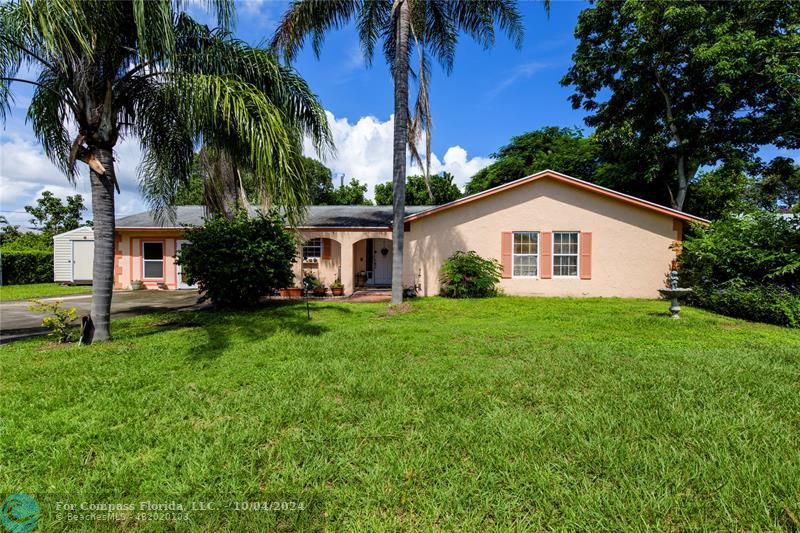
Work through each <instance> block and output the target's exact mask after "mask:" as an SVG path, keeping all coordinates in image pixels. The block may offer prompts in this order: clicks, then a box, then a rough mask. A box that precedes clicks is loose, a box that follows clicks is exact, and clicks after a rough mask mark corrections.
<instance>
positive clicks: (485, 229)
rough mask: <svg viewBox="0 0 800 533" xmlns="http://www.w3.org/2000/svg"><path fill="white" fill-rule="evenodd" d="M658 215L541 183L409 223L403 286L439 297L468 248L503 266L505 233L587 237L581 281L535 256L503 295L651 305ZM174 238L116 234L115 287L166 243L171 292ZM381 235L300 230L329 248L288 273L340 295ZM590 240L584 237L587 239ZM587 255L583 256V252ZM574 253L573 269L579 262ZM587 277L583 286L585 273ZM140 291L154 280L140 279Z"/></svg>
mask: <svg viewBox="0 0 800 533" xmlns="http://www.w3.org/2000/svg"><path fill="white" fill-rule="evenodd" d="M674 220H675V219H674V218H673V217H672V216H671V215H669V214H666V213H660V212H656V211H653V210H650V209H647V208H643V207H640V206H636V205H632V204H630V203H628V202H625V201H623V200H620V199H617V198H611V197H607V196H604V195H602V194H598V193H596V192H592V191H589V190H587V189H585V188H582V187H576V186H574V185H570V184H568V183H564V182H562V181H557V180H555V179H550V178H543V179H538V180H536V181H532V182H530V183H525V184H522V185H519V186H517V187H515V188H513V189H509V190H504V191H499V192H496V193H494V194H490V195H487V196H485V197H484V198H481V199H480V200H477V201H473V202H471V203H465V204H463V205H458V206H455V207H451V208H448V209H444V210H442V211H439V212H437V213H434V214H431V215H428V216H424V217H421V218H419V219H417V220H413V221H412V222H411V223H410V229H409V231H407V232H406V234H405V243H406V246H405V254H404V264H405V272H404V278H405V283H404V285H405V286H413V285H417V284H418V285H420V287H421V294H422V295H425V296H430V295H435V294H437V293H438V289H439V269H440V267H441V265H442V262H443V261H444V260H445V259H446V258H447V257H449V256H450V255H451V254H452V253H453V252H455V251H457V250H474V251H476V252H477V253H479V254H480V255H481V256H483V257H490V258H494V259H497V260H498V261H500V260H501V235H502V233H503V232H514V231H536V232H540V245H541V243H542V241H543V240H544V239H542V238H541V233H542V232H553V231H578V232H581V233H591V237H590V239H589V238H587V239H581V242H589V240H591V268H590V269H587V268H585V267H586V265H585V264H584V265H582V266H579V272H580V273H581V275H578V276H576V277H570V278H563V277H561V278H560V277H551V278H549V279H545V278H546V276H542V274H543V272H542V263H543V262H546V261H543V260H542V254H541V252H542V250H541V249H540V255H539V276H538V277H537V278H510V279H503V280H502V281H501V287H502V289H503V290H504V291H505V292H506V293H507V294H518V295H550V296H620V297H640V298H656V297H658V291H657V290H658V288H659V287H663V286H664V279H665V275H666V273H667V272H668V270H669V267H670V263H671V261H672V260H673V259H674V257H675V254H674V252H673V250H672V249H671V246H672V244H673V243H674V241H676V240H680V239H681V238H682V235H681V232H682V224H675V223H674ZM181 235H182V232H181V231H179V230H175V229H163V230H158V229H153V230H118V232H117V242H116V246H117V250H116V260H115V265H116V272H115V288H118V289H127V288H129V287H130V283H131V281H132V280H139V279H142V257H141V254H142V242H143V241H148V240H157V241H163V243H164V279H163V283H165V284H166V285H167V287H168V288H170V289H175V288H177V279H176V269H175V263H174V259H173V256H174V254H175V242H176V240H178V239H180V238H181ZM391 236H392V234H391V231H390V230H389V229H388V228H387V229H381V228H374V229H341V228H339V229H337V228H330V229H323V228H306V229H300V230H298V237H299V240H300V242H301V243H302V242H303V241H304V240H305V239H311V238H315V237H320V238H324V239H329V240H328V241H327V243H328V245H329V247H330V252H329V254H325V255H326V256H328V255H329V257H328V258H324V259H320V261H319V262H318V263H306V264H303V263H302V262H301V260H302V249H301V248H299V249H298V262H297V263H295V265H294V273H295V276H296V279H297V281H298V282H299V281H300V280H301V279H302V272H303V270H304V269H313V270H314V271H315V273H317V275H318V276H319V277H320V278H321V279H323V280H324V281H325V284H326V285H328V286H329V285H330V283H332V282H333V281H334V280H336V278H337V277H341V280H342V283H343V284H344V286H345V293H347V294H349V293H351V292H352V291H353V288H354V285H355V274H356V272H358V271H360V270H363V269H364V268H365V266H364V264H363V263H364V254H365V250H366V247H365V243H366V241H365V239H370V238H380V239H391ZM585 237H588V236H585ZM583 251H584V252H585V250H583ZM585 260H586V257H585V254H581V258H580V261H585ZM589 271H590V272H591V277H590V278H589V279H582V278H585V277H586V273H587V272H589ZM143 281H144V282H145V285H146V286H147V287H148V288H155V287H157V285H158V283H159V282H160V281H162V280H143Z"/></svg>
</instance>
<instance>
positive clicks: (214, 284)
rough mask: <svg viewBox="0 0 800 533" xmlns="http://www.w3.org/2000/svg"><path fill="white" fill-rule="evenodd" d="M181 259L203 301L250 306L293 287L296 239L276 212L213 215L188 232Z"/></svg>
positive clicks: (225, 305)
mask: <svg viewBox="0 0 800 533" xmlns="http://www.w3.org/2000/svg"><path fill="white" fill-rule="evenodd" d="M186 238H187V240H188V241H189V243H187V244H185V245H184V246H182V247H181V251H180V256H179V257H178V263H179V264H180V265H181V267H182V269H183V271H184V272H185V273H186V275H187V276H188V279H189V283H197V286H198V289H199V290H200V294H201V301H203V300H209V299H210V300H211V301H212V302H213V303H214V304H215V305H217V306H220V307H228V308H242V307H250V306H253V305H255V304H257V303H258V302H259V300H260V299H261V297H263V296H265V295H267V294H272V292H274V291H275V289H278V288H281V287H289V286H291V285H292V280H293V278H294V274H293V273H292V263H293V262H294V258H295V255H296V252H297V241H296V240H295V238H294V237H293V236H292V234H290V233H289V232H288V231H287V230H286V228H285V224H284V221H283V219H282V218H281V217H279V216H278V215H277V213H275V212H270V213H269V214H266V215H263V214H259V215H258V216H255V217H248V216H247V215H246V214H245V213H244V212H240V213H238V214H236V215H235V216H234V217H233V218H231V219H228V218H225V217H214V218H212V219H210V220H208V221H207V222H206V223H205V225H204V226H202V227H198V228H192V229H189V230H188V231H187V232H186Z"/></svg>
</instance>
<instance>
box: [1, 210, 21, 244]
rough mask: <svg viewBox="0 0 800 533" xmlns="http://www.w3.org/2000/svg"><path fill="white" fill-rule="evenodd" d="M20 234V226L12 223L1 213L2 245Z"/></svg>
mask: <svg viewBox="0 0 800 533" xmlns="http://www.w3.org/2000/svg"><path fill="white" fill-rule="evenodd" d="M20 235H21V232H20V231H19V226H16V225H13V224H10V223H9V222H8V219H7V218H6V217H4V216H2V215H0V246H4V245H6V244H7V243H9V242H12V241H13V240H15V239H17V238H18V237H19V236H20Z"/></svg>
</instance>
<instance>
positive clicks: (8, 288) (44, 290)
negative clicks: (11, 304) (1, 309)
mask: <svg viewBox="0 0 800 533" xmlns="http://www.w3.org/2000/svg"><path fill="white" fill-rule="evenodd" d="M91 292H92V286H91V285H59V284H58V283H31V284H29V285H1V286H0V301H2V302H6V301H12V300H30V299H31V298H46V297H48V296H68V295H71V294H91Z"/></svg>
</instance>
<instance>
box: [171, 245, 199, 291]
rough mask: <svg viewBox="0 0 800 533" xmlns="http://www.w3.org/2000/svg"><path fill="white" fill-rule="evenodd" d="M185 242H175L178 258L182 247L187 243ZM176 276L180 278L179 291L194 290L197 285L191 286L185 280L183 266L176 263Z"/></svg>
mask: <svg viewBox="0 0 800 533" xmlns="http://www.w3.org/2000/svg"><path fill="white" fill-rule="evenodd" d="M185 242H186V241H185V240H178V241H175V256H176V257H177V256H178V253H179V252H180V251H181V245H182V244H183V243H185ZM175 275H176V277H177V278H178V288H179V289H194V288H196V287H197V285H189V284H188V283H186V281H184V279H183V272H182V269H181V266H180V265H179V264H178V263H177V262H176V263H175Z"/></svg>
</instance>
